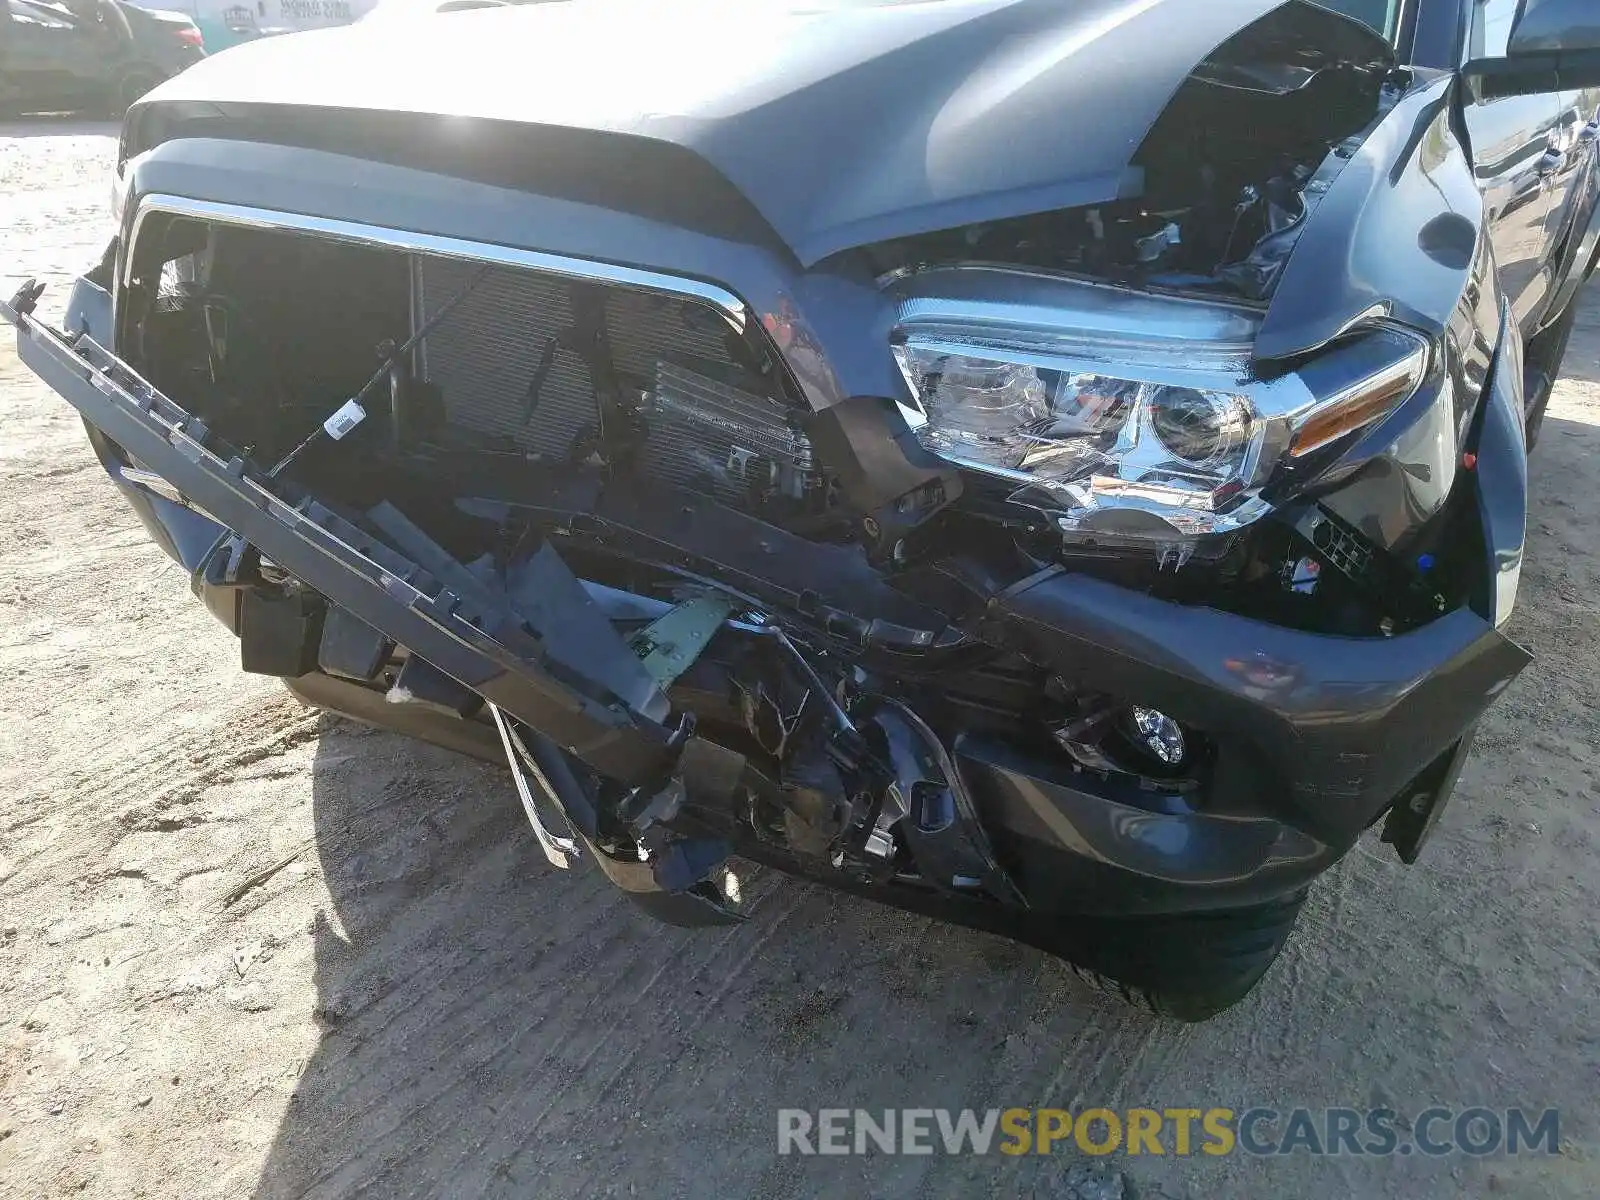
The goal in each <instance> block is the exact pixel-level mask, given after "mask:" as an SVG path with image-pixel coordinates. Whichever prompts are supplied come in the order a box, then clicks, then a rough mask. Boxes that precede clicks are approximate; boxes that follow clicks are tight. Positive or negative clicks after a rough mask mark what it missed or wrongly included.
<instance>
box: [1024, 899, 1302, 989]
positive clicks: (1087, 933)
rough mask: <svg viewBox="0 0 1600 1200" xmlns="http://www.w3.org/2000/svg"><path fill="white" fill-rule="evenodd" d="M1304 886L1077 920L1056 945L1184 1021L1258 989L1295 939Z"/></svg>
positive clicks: (1079, 964)
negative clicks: (1215, 906) (1167, 911)
mask: <svg viewBox="0 0 1600 1200" xmlns="http://www.w3.org/2000/svg"><path fill="white" fill-rule="evenodd" d="M1304 903H1305V893H1304V892H1301V893H1298V894H1296V895H1293V896H1289V897H1286V898H1285V899H1282V900H1279V901H1275V902H1273V903H1271V904H1263V905H1260V906H1258V907H1255V908H1247V909H1235V910H1231V911H1228V912H1218V913H1189V914H1183V915H1178V916H1167V917H1140V918H1129V919H1126V920H1117V921H1101V922H1095V923H1094V924H1093V925H1090V926H1085V925H1083V924H1081V923H1078V924H1076V925H1075V928H1074V930H1073V933H1072V935H1070V936H1071V941H1072V944H1071V945H1060V946H1058V947H1052V948H1053V949H1056V951H1057V953H1059V954H1061V956H1062V957H1063V958H1065V959H1066V960H1067V962H1068V964H1069V965H1070V966H1071V967H1072V968H1073V969H1074V970H1075V971H1077V973H1078V974H1079V975H1081V976H1083V977H1084V978H1085V979H1087V980H1088V981H1089V982H1091V983H1092V984H1094V985H1095V986H1096V987H1097V988H1099V989H1100V990H1101V991H1103V992H1106V993H1108V994H1111V995H1114V996H1117V997H1118V998H1120V999H1122V1000H1125V1001H1127V1002H1128V1003H1130V1004H1133V1005H1136V1006H1138V1007H1140V1008H1144V1009H1147V1010H1148V1011H1150V1012H1153V1013H1156V1014H1158V1015H1160V1016H1164V1017H1172V1018H1174V1019H1175V1020H1179V1021H1204V1020H1206V1019H1207V1018H1209V1017H1214V1016H1216V1015H1217V1014H1218V1013H1220V1012H1222V1011H1223V1010H1224V1009H1227V1008H1231V1007H1232V1006H1233V1005H1235V1004H1237V1003H1238V1002H1239V1001H1240V1000H1243V999H1244V998H1245V997H1246V996H1247V995H1249V994H1250V991H1251V989H1253V988H1254V987H1255V986H1256V984H1257V983H1259V982H1260V981H1261V978H1262V977H1263V976H1264V975H1266V973H1267V970H1268V969H1269V968H1270V967H1271V966H1272V964H1273V963H1274V962H1275V961H1276V960H1277V957H1278V955H1279V953H1281V952H1282V950H1283V947H1284V946H1285V945H1286V944H1287V943H1288V941H1289V934H1290V933H1291V932H1292V931H1293V929H1294V925H1295V921H1296V919H1297V918H1298V917H1299V916H1300V909H1301V907H1302V906H1303V905H1304Z"/></svg>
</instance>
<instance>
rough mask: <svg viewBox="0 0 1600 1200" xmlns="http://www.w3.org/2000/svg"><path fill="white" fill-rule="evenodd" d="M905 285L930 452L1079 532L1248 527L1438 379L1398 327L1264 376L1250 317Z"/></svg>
mask: <svg viewBox="0 0 1600 1200" xmlns="http://www.w3.org/2000/svg"><path fill="white" fill-rule="evenodd" d="M897 286H899V287H900V288H901V292H902V294H901V303H900V314H899V321H898V324H897V327H896V330H895V334H894V344H893V349H894V354H895V357H896V359H897V361H898V362H899V365H900V370H901V373H902V374H903V375H904V376H905V380H906V384H907V386H908V387H909V388H910V392H911V396H912V398H913V400H912V403H910V404H908V405H902V407H903V408H904V410H905V414H906V417H907V420H908V421H909V422H910V423H911V425H912V427H913V428H914V429H916V430H917V436H918V437H919V438H920V439H921V441H922V443H923V445H924V446H925V447H927V448H928V449H929V450H931V451H933V452H934V453H936V454H939V455H941V456H942V457H944V458H946V459H948V460H950V461H951V462H954V463H956V464H958V465H961V466H964V467H968V468H970V469H972V470H974V471H978V472H981V473H983V474H986V475H989V476H992V477H997V478H1001V479H1005V480H1009V481H1011V482H1014V483H1015V484H1016V485H1017V487H1016V490H1015V491H1014V492H1013V493H1012V498H1013V499H1014V500H1016V501H1018V502H1020V503H1025V504H1028V505H1030V506H1032V507H1035V508H1038V509H1040V510H1041V511H1044V512H1046V513H1048V514H1049V515H1050V517H1051V518H1052V520H1054V521H1055V522H1056V524H1057V525H1058V527H1059V528H1061V529H1062V530H1063V531H1065V532H1069V533H1070V532H1082V533H1085V534H1093V533H1098V534H1103V535H1116V536H1119V537H1133V538H1141V537H1142V538H1149V539H1153V540H1157V541H1163V542H1167V541H1171V540H1172V539H1173V537H1174V536H1175V535H1177V536H1182V537H1193V536H1198V535H1202V534H1207V533H1216V532H1225V531H1227V530H1230V529H1236V528H1238V527H1240V526H1242V525H1244V524H1247V523H1248V522H1250V521H1252V520H1255V519H1256V518H1257V517H1259V516H1260V515H1261V514H1262V513H1263V512H1264V511H1266V507H1267V506H1266V505H1265V504H1264V503H1262V502H1261V500H1260V497H1259V493H1260V490H1261V488H1262V487H1263V486H1264V485H1265V484H1266V483H1267V482H1268V480H1269V479H1270V478H1271V477H1272V476H1273V474H1274V472H1275V471H1276V470H1278V468H1279V467H1280V465H1282V464H1284V463H1286V462H1290V461H1292V460H1293V459H1296V458H1300V457H1303V456H1305V455H1309V454H1311V453H1313V452H1315V451H1317V450H1319V449H1322V448H1324V447H1326V446H1329V445H1331V444H1333V443H1335V442H1337V441H1338V440H1339V439H1341V438H1343V437H1344V436H1345V435H1346V434H1349V433H1352V432H1354V431H1355V430H1358V429H1361V428H1364V427H1366V426H1368V425H1370V424H1372V423H1373V422H1374V421H1376V420H1378V419H1379V418H1381V417H1383V416H1385V415H1386V414H1387V413H1389V412H1390V411H1392V410H1393V409H1394V407H1395V406H1396V405H1397V404H1399V403H1401V402H1402V401H1404V400H1405V399H1406V398H1407V397H1409V396H1410V395H1411V394H1412V392H1414V391H1415V390H1416V388H1417V386H1418V385H1419V384H1420V383H1421V382H1422V380H1423V378H1424V376H1425V374H1426V372H1427V370H1428V361H1429V349H1428V344H1427V343H1426V342H1425V341H1424V340H1423V339H1421V338H1420V337H1414V336H1412V335H1411V334H1408V333H1405V332H1403V331H1400V330H1393V329H1388V328H1377V329H1373V330H1371V331H1368V332H1364V333H1362V334H1360V335H1358V336H1356V337H1353V338H1352V339H1350V340H1349V341H1348V342H1347V343H1346V344H1344V345H1342V346H1340V347H1339V348H1337V349H1336V350H1332V351H1330V352H1329V354H1327V355H1325V356H1324V357H1323V358H1322V359H1320V360H1319V361H1318V362H1317V364H1316V369H1315V370H1302V371H1300V372H1287V373H1284V374H1281V375H1278V376H1276V377H1273V378H1261V377H1258V376H1257V375H1256V374H1255V373H1254V371H1253V369H1252V364H1251V358H1250V351H1251V346H1252V345H1253V343H1254V338H1255V332H1256V328H1257V326H1258V324H1259V320H1260V317H1259V314H1258V313H1257V312H1256V311H1254V310H1251V309H1246V308H1238V307H1232V306H1229V305H1225V304H1215V303H1209V302H1199V301H1192V300H1186V299H1179V298H1168V297H1161V296H1152V295H1147V294H1144V293H1139V292H1132V291H1125V290H1122V289H1119V288H1112V287H1106V286H1101V285H1096V284H1090V283H1080V282H1077V281H1073V280H1066V279H1061V278H1055V277H1048V276H1038V275H1030V274H1027V273H1025V272H1015V271H1008V270H1002V269H999V268H986V267H968V268H955V269H950V270H944V271H935V272H928V273H927V275H926V276H913V277H911V278H910V279H907V280H904V281H902V282H901V284H899V285H897Z"/></svg>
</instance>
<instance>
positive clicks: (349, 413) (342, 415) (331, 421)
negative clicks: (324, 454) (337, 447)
mask: <svg viewBox="0 0 1600 1200" xmlns="http://www.w3.org/2000/svg"><path fill="white" fill-rule="evenodd" d="M366 419H367V410H366V409H364V408H362V407H361V405H360V404H358V403H357V402H356V401H354V400H346V401H345V402H344V403H343V404H342V405H340V407H339V411H338V412H336V413H334V414H333V416H331V417H329V418H328V419H327V420H326V421H324V422H323V423H322V428H323V430H324V431H325V432H326V433H327V435H328V436H329V437H331V438H332V439H333V440H334V441H336V442H337V441H338V440H339V439H340V438H342V437H343V436H344V435H345V434H347V433H349V432H350V431H351V430H352V429H354V428H355V427H356V426H357V425H359V424H361V422H363V421H365V420H366Z"/></svg>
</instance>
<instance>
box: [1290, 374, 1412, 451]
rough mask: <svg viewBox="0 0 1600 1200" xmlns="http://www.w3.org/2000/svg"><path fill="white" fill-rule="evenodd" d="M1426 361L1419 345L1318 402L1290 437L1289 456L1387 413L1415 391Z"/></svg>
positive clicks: (1337, 436)
mask: <svg viewBox="0 0 1600 1200" xmlns="http://www.w3.org/2000/svg"><path fill="white" fill-rule="evenodd" d="M1427 361H1428V356H1427V351H1426V350H1423V349H1422V348H1420V347H1419V348H1418V350H1417V352H1416V353H1415V354H1412V355H1409V356H1407V357H1406V358H1405V359H1404V360H1402V361H1401V362H1398V363H1395V364H1394V365H1393V366H1392V367H1390V368H1388V369H1387V370H1385V371H1382V372H1380V373H1379V374H1377V375H1374V376H1372V377H1371V378H1369V379H1364V380H1362V381H1361V382H1360V383H1359V384H1357V385H1356V386H1355V387H1353V388H1350V389H1349V390H1347V391H1346V392H1345V393H1344V394H1343V395H1341V396H1335V397H1333V398H1332V399H1330V400H1328V401H1327V402H1325V403H1323V404H1320V405H1318V406H1317V407H1316V408H1315V409H1313V410H1312V412H1311V413H1310V414H1309V415H1308V416H1307V417H1306V418H1305V420H1304V421H1303V422H1302V423H1301V424H1300V427H1299V428H1298V429H1296V430H1295V431H1294V436H1293V437H1291V438H1290V440H1289V454H1290V456H1291V457H1295V458H1298V457H1299V456H1300V455H1302V454H1310V453H1311V452H1312V451H1313V450H1320V449H1322V447H1324V446H1326V445H1328V444H1329V443H1331V442H1336V441H1338V440H1339V439H1340V438H1342V437H1343V436H1344V435H1345V434H1347V433H1353V432H1355V431H1356V430H1357V429H1362V428H1365V427H1366V426H1368V425H1370V424H1372V423H1373V422H1374V421H1376V420H1378V418H1380V417H1383V416H1386V415H1387V414H1388V413H1389V412H1390V410H1392V409H1393V408H1394V407H1395V405H1397V404H1399V403H1400V402H1401V401H1402V400H1404V399H1406V398H1407V397H1408V396H1410V395H1411V393H1412V392H1413V391H1415V390H1416V387H1417V384H1418V383H1420V382H1421V381H1422V375H1423V371H1424V370H1425V368H1426V366H1427Z"/></svg>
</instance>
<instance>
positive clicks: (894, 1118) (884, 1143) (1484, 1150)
mask: <svg viewBox="0 0 1600 1200" xmlns="http://www.w3.org/2000/svg"><path fill="white" fill-rule="evenodd" d="M1560 1120H1561V1118H1560V1113H1559V1112H1558V1111H1557V1110H1556V1109H1553V1108H1547V1109H1543V1110H1533V1109H1522V1108H1505V1109H1492V1108H1483V1107H1472V1108H1462V1109H1454V1108H1445V1107H1434V1108H1426V1109H1423V1110H1422V1111H1421V1112H1419V1113H1417V1114H1416V1115H1415V1116H1412V1117H1409V1118H1408V1117H1406V1116H1404V1115H1402V1114H1400V1113H1398V1112H1397V1111H1395V1110H1394V1109H1392V1108H1370V1109H1356V1108H1295V1109H1287V1110H1282V1111H1280V1110H1278V1109H1273V1108H1247V1109H1241V1110H1234V1109H1231V1108H1205V1109H1201V1108H1163V1109H1155V1108H1130V1109H1122V1110H1112V1109H1108V1108H1088V1109H1083V1110H1082V1111H1080V1112H1076V1113H1074V1112H1070V1111H1068V1110H1066V1109H1061V1108H1006V1109H999V1108H991V1109H986V1110H983V1111H982V1112H979V1111H975V1110H973V1109H970V1108H964V1109H960V1110H954V1109H946V1108H900V1109H892V1108H891V1109H879V1110H873V1111H868V1110H866V1109H860V1108H855V1109H851V1108H822V1109H815V1110H812V1109H803V1108H784V1109H779V1110H778V1153H779V1154H823V1155H849V1154H949V1155H958V1154H995V1153H999V1154H1009V1155H1021V1154H1051V1153H1054V1152H1056V1151H1058V1150H1059V1151H1066V1150H1067V1149H1068V1148H1071V1149H1072V1150H1074V1151H1078V1152H1082V1153H1084V1154H1101V1155H1104V1154H1118V1153H1120V1154H1129V1155H1135V1154H1139V1155H1177V1156H1184V1155H1190V1154H1209V1155H1218V1156H1220V1155H1225V1154H1241V1153H1242V1154H1254V1155H1279V1154H1314V1155H1323V1154H1334V1155H1337V1154H1351V1155H1377V1156H1386V1155H1396V1154H1398V1155H1412V1154H1421V1155H1426V1156H1430V1157H1440V1156H1443V1155H1448V1154H1466V1155H1473V1156H1482V1155H1490V1154H1502V1153H1503V1154H1529V1153H1533V1154H1556V1153H1559V1147H1560V1144H1561V1129H1560Z"/></svg>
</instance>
